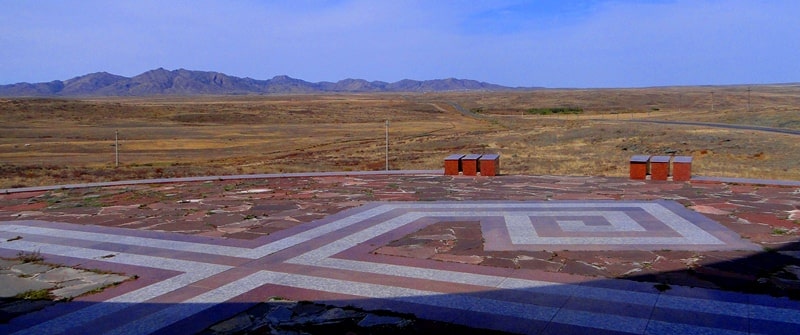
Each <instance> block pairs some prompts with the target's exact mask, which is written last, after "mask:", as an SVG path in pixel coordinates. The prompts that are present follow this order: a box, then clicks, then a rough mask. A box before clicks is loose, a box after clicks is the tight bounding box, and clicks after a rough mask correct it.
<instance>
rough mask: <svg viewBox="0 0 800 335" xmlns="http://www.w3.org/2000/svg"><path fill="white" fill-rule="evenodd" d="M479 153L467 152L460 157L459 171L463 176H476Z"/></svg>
mask: <svg viewBox="0 0 800 335" xmlns="http://www.w3.org/2000/svg"><path fill="white" fill-rule="evenodd" d="M479 158H481V155H478V154H469V155H466V156H464V157H463V158H461V171H462V172H463V173H464V175H465V176H477V175H478V172H480V170H479V169H478V159H479Z"/></svg>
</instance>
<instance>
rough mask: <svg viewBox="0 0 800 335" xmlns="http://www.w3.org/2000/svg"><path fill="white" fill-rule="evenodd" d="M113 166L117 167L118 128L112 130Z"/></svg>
mask: <svg viewBox="0 0 800 335" xmlns="http://www.w3.org/2000/svg"><path fill="white" fill-rule="evenodd" d="M114 167H119V130H115V131H114Z"/></svg>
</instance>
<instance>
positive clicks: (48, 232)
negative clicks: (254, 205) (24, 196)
mask: <svg viewBox="0 0 800 335" xmlns="http://www.w3.org/2000/svg"><path fill="white" fill-rule="evenodd" d="M0 231H6V232H14V233H17V234H33V235H43V236H49V237H63V238H69V239H74V240H81V241H92V242H98V243H102V242H106V243H113V244H122V245H134V246H141V247H151V248H160V249H169V250H176V251H188V252H196V253H203V254H214V255H224V256H233V257H236V256H237V255H239V254H241V253H244V252H246V251H249V250H250V249H248V248H240V247H229V246H221V245H213V244H206V243H194V242H185V241H172V240H164V239H157V238H148V237H136V236H126V235H122V234H106V233H92V232H86V231H76V230H67V229H55V228H42V227H31V226H23V225H0Z"/></svg>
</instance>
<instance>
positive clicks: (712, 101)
mask: <svg viewBox="0 0 800 335" xmlns="http://www.w3.org/2000/svg"><path fill="white" fill-rule="evenodd" d="M711 112H712V113H713V112H714V92H713V91H712V92H711Z"/></svg>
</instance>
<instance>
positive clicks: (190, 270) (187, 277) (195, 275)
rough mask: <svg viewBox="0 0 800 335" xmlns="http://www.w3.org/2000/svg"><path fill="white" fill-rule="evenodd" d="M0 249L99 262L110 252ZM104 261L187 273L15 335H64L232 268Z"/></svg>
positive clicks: (120, 258)
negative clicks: (96, 320) (66, 332)
mask: <svg viewBox="0 0 800 335" xmlns="http://www.w3.org/2000/svg"><path fill="white" fill-rule="evenodd" d="M0 247H2V248H4V249H10V250H17V251H23V252H41V253H43V254H54V255H61V256H67V257H75V258H79V259H99V258H100V257H102V256H103V255H106V254H108V251H104V250H94V249H87V248H78V247H69V246H59V245H51V244H44V243H36V242H29V241H24V240H17V241H13V242H9V243H2V244H0ZM102 261H104V262H109V263H117V264H125V265H134V266H142V267H151V268H157V269H163V270H172V271H178V272H183V273H182V274H179V275H177V276H174V277H171V278H168V279H165V280H162V281H159V282H157V283H153V284H151V285H148V286H145V287H142V288H140V289H137V290H134V291H131V292H128V293H125V294H122V295H119V296H116V297H114V298H111V299H108V300H106V301H104V302H103V303H98V304H93V305H90V306H88V307H86V308H82V309H80V310H77V311H75V312H72V313H69V314H66V315H62V316H60V317H57V318H54V319H51V320H48V321H46V322H43V323H40V324H38V325H36V326H34V327H31V328H27V329H24V330H21V331H19V332H17V333H15V334H49V333H60V332H63V331H67V330H69V329H71V328H74V327H78V326H81V325H84V324H87V323H89V322H92V321H93V320H95V319H97V318H100V317H103V316H106V315H110V314H112V313H116V312H119V311H122V310H125V309H127V308H130V307H133V306H135V304H136V303H143V302H147V301H148V300H151V299H154V298H157V297H159V296H162V295H164V294H167V293H170V292H173V291H175V290H177V289H180V288H183V287H186V286H188V285H190V284H192V283H195V282H197V281H200V280H202V279H206V278H208V277H210V276H213V275H215V274H218V273H220V272H223V271H225V270H228V269H230V268H231V267H230V266H225V265H217V264H208V263H201V262H193V261H186V260H178V259H170V258H164V257H154V256H144V255H135V254H126V253H120V254H116V255H115V256H114V257H111V258H103V259H102Z"/></svg>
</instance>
